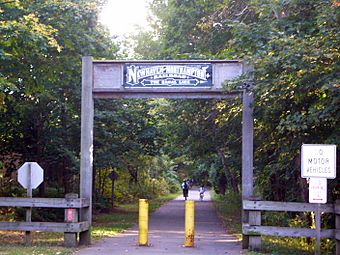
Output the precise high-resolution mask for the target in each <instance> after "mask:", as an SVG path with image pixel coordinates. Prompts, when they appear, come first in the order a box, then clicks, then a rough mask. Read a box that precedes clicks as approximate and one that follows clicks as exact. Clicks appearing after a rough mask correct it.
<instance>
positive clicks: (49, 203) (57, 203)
mask: <svg viewBox="0 0 340 255" xmlns="http://www.w3.org/2000/svg"><path fill="white" fill-rule="evenodd" d="M88 206H89V200H88V199H85V198H71V199H66V198H38V197H34V198H28V197H0V207H45V208H84V207H88Z"/></svg>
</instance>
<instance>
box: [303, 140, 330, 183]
mask: <svg viewBox="0 0 340 255" xmlns="http://www.w3.org/2000/svg"><path fill="white" fill-rule="evenodd" d="M335 169H336V145H327V144H304V145H302V147H301V177H303V178H312V177H317V178H327V179H334V178H335V177H336V171H335Z"/></svg>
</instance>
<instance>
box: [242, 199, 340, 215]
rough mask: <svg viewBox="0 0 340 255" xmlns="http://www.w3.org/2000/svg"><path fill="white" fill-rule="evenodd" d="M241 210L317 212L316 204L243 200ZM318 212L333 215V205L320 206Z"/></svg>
mask: <svg viewBox="0 0 340 255" xmlns="http://www.w3.org/2000/svg"><path fill="white" fill-rule="evenodd" d="M243 209H244V210H249V211H284V212H314V211H316V210H317V204H309V203H296V202H273V201H250V200H243ZM320 211H321V212H326V213H334V205H333V204H321V205H320Z"/></svg>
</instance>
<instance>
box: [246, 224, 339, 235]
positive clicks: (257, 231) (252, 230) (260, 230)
mask: <svg viewBox="0 0 340 255" xmlns="http://www.w3.org/2000/svg"><path fill="white" fill-rule="evenodd" d="M242 233H243V234H244V235H249V236H252V235H254V236H257V235H267V236H290V237H301V236H304V237H316V230H315V229H310V228H288V227H269V226H249V225H248V224H244V225H243V226H242ZM321 238H335V230H334V229H323V230H321Z"/></svg>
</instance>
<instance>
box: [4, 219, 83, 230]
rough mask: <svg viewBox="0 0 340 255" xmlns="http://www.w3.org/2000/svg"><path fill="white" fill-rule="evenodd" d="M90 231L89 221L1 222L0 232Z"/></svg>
mask: <svg viewBox="0 0 340 255" xmlns="http://www.w3.org/2000/svg"><path fill="white" fill-rule="evenodd" d="M88 229H89V223H88V222H87V221H82V222H77V223H63V222H60V223H59V222H58V223H56V222H24V221H16V222H7V221H2V222H0V230H6V231H9V230H11V231H45V232H82V231H85V230H88Z"/></svg>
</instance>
